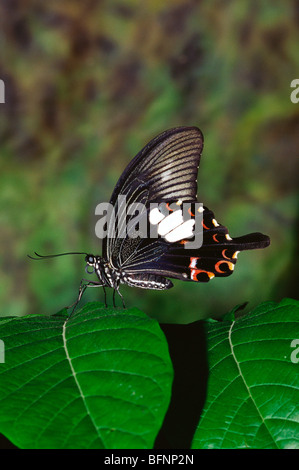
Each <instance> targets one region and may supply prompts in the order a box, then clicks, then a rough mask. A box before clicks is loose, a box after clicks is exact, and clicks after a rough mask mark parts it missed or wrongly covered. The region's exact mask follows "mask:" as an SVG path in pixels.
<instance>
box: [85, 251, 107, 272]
mask: <svg viewBox="0 0 299 470" xmlns="http://www.w3.org/2000/svg"><path fill="white" fill-rule="evenodd" d="M85 262H86V266H85V271H86V273H87V274H93V273H94V272H96V273H97V275H98V276H99V277H100V275H101V273H102V271H103V258H102V257H101V256H94V255H86V256H85Z"/></svg>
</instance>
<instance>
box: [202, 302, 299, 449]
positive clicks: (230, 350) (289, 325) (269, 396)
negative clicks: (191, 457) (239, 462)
mask: <svg viewBox="0 0 299 470" xmlns="http://www.w3.org/2000/svg"><path fill="white" fill-rule="evenodd" d="M207 328H208V355H209V364H210V377H209V383H208V397H207V401H206V403H205V407H204V410H203V414H202V417H201V420H200V423H199V426H198V428H197V431H196V433H195V436H194V440H193V448H199V449H202V448H221V449H227V448H231V449H236V448H263V449H266V448H270V449H272V448H299V408H298V403H299V374H298V372H299V364H298V363H295V361H294V360H293V361H292V357H293V356H292V357H291V355H292V352H294V345H292V344H291V343H292V341H293V340H294V339H295V338H298V337H299V302H298V301H296V300H292V299H284V300H283V301H282V302H281V303H280V304H277V303H274V302H265V303H263V304H261V305H259V306H258V307H257V308H256V309H255V310H253V311H252V312H251V313H250V314H248V315H246V316H244V317H242V318H239V319H238V320H235V321H233V322H229V321H227V322H219V323H218V324H214V323H208V324H207ZM297 355H298V354H297Z"/></svg>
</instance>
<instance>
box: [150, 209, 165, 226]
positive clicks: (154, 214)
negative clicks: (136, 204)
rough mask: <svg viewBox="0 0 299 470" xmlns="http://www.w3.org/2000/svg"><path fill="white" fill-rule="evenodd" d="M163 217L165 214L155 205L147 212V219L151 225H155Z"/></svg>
mask: <svg viewBox="0 0 299 470" xmlns="http://www.w3.org/2000/svg"><path fill="white" fill-rule="evenodd" d="M164 218H165V215H163V214H162V213H161V212H160V211H159V209H158V207H155V209H152V210H151V211H150V214H149V221H150V223H151V224H152V225H157V224H158V223H159V222H161V220H163V219H164Z"/></svg>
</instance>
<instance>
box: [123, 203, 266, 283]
mask: <svg viewBox="0 0 299 470" xmlns="http://www.w3.org/2000/svg"><path fill="white" fill-rule="evenodd" d="M202 230H203V243H202V246H201V247H200V248H198V249H188V248H184V246H188V245H186V243H188V241H189V240H181V241H179V242H176V243H167V242H165V241H164V240H157V242H156V243H157V251H156V253H157V257H156V258H155V259H152V260H148V261H147V262H145V260H144V258H143V251H145V252H146V241H145V246H144V247H143V249H142V248H141V246H140V248H141V249H140V251H138V253H137V254H136V256H135V257H134V258H132V259H131V260H130V259H128V262H127V263H125V266H124V268H125V271H126V273H128V274H129V276H130V279H132V278H134V276H138V278H139V279H140V277H141V278H142V276H143V277H146V276H147V275H149V274H157V273H159V275H160V276H164V277H170V278H174V279H180V280H183V281H195V282H208V281H209V280H210V279H213V278H214V277H226V276H229V275H231V274H232V273H233V271H234V268H235V264H236V262H237V257H238V254H239V252H240V251H244V250H252V249H257V248H265V247H266V246H268V245H269V244H270V239H269V237H268V236H266V235H263V234H261V233H251V234H248V235H244V236H242V237H238V238H231V237H230V235H229V233H228V230H227V228H226V227H225V226H224V225H221V224H218V222H217V221H216V219H215V216H214V213H213V212H212V211H210V210H209V209H208V208H206V207H205V208H204V212H203V220H202ZM165 245H166V249H164V251H163V246H165ZM159 248H160V249H161V251H163V252H162V253H161V254H159ZM131 282H132V281H131ZM170 287H171V286H170ZM149 288H150V287H149Z"/></svg>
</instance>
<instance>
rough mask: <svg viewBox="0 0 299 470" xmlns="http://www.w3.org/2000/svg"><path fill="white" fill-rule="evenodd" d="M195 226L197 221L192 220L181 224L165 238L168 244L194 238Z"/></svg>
mask: <svg viewBox="0 0 299 470" xmlns="http://www.w3.org/2000/svg"><path fill="white" fill-rule="evenodd" d="M194 225H195V220H194V219H190V220H187V221H186V222H184V223H183V224H181V225H180V226H179V227H176V228H175V229H174V230H172V231H171V232H169V233H167V235H166V236H165V237H164V238H165V240H166V241H167V242H170V243H174V242H178V241H179V240H183V239H184V238H190V237H192V236H193V227H194Z"/></svg>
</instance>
